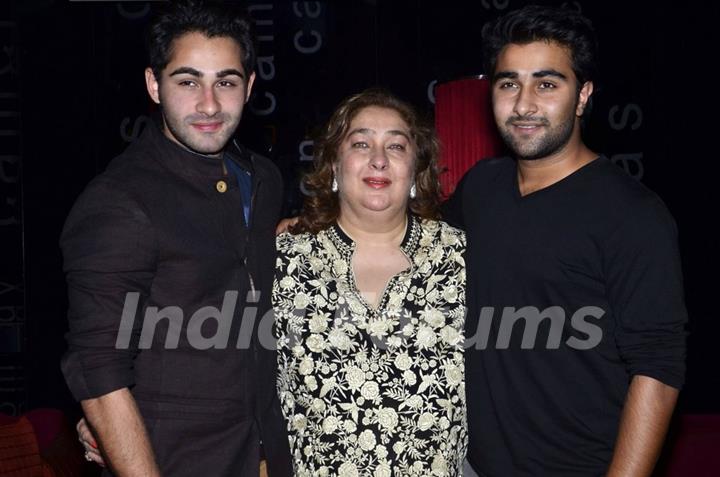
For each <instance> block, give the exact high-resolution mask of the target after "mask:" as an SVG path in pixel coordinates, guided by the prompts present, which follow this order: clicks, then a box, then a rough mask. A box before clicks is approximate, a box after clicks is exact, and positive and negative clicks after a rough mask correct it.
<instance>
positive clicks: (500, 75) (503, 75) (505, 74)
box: [492, 71, 518, 81]
mask: <svg viewBox="0 0 720 477" xmlns="http://www.w3.org/2000/svg"><path fill="white" fill-rule="evenodd" d="M517 77H518V74H517V72H515V71H498V72H497V73H495V74H494V75H493V77H492V80H493V81H497V80H501V79H517Z"/></svg>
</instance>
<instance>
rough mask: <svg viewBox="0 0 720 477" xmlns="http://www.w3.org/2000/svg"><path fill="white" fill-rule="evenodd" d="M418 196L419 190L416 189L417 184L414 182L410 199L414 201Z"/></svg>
mask: <svg viewBox="0 0 720 477" xmlns="http://www.w3.org/2000/svg"><path fill="white" fill-rule="evenodd" d="M416 196H417V189H416V188H415V183H414V182H413V185H412V187H410V198H411V199H414V198H415V197H416Z"/></svg>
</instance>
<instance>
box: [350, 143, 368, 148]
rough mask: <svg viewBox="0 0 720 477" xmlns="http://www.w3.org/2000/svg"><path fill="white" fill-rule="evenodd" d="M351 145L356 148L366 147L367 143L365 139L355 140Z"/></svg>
mask: <svg viewBox="0 0 720 477" xmlns="http://www.w3.org/2000/svg"><path fill="white" fill-rule="evenodd" d="M351 146H352V147H354V148H356V149H367V148H368V144H367V143H366V142H365V141H356V142H354V143H352V144H351Z"/></svg>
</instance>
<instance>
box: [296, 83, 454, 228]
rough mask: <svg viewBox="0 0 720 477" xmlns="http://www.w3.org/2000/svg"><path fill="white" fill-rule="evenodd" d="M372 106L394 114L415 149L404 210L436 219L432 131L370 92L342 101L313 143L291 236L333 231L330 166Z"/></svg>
mask: <svg viewBox="0 0 720 477" xmlns="http://www.w3.org/2000/svg"><path fill="white" fill-rule="evenodd" d="M370 106H377V107H379V108H387V109H392V110H394V111H396V112H397V113H398V114H399V115H400V117H401V118H402V119H403V121H405V123H406V124H407V125H408V129H409V130H410V139H411V140H412V142H413V145H414V146H415V187H416V189H417V194H416V196H415V198H414V199H409V204H408V208H409V209H410V211H411V212H412V213H414V214H415V215H417V216H419V217H421V218H424V219H437V218H438V217H439V216H440V214H439V205H440V181H439V179H438V177H439V176H438V165H437V162H438V156H439V155H440V145H439V141H438V139H437V136H436V135H435V130H434V129H433V128H432V127H431V126H429V125H428V124H427V123H426V122H425V121H423V120H422V119H421V118H420V116H419V115H418V113H417V112H416V111H415V109H414V108H413V107H412V106H411V105H410V104H408V103H406V102H404V101H402V100H400V99H399V98H397V97H396V96H394V95H392V94H390V93H388V92H387V91H384V90H382V89H369V90H366V91H363V92H362V93H359V94H356V95H354V96H350V97H349V98H346V99H345V100H344V101H343V102H342V103H340V105H339V106H338V107H337V109H335V112H334V113H333V115H332V117H331V118H330V120H329V121H328V123H327V125H326V126H325V128H324V130H323V131H322V133H321V136H320V138H319V139H318V140H317V141H316V142H315V161H314V170H313V172H311V173H310V174H308V175H307V176H306V177H305V187H306V189H307V191H308V192H309V194H310V195H309V196H307V197H305V203H304V204H303V210H302V213H301V214H300V219H299V221H298V223H297V224H295V225H294V226H292V227H290V231H291V233H293V234H298V233H303V232H310V233H317V232H319V231H321V230H323V229H326V228H327V227H329V226H330V225H332V224H333V223H334V222H335V221H336V220H337V218H338V215H339V214H340V204H339V200H338V194H337V193H335V192H333V191H332V190H331V186H332V180H333V165H334V164H335V163H336V162H337V161H338V152H339V150H340V145H341V144H342V142H343V140H344V139H345V136H346V135H347V132H348V129H349V128H350V123H351V122H352V120H353V119H354V118H355V116H357V115H358V113H360V111H362V110H363V109H365V108H367V107H370Z"/></svg>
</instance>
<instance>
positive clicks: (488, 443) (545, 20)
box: [446, 6, 686, 477]
mask: <svg viewBox="0 0 720 477" xmlns="http://www.w3.org/2000/svg"><path fill="white" fill-rule="evenodd" d="M483 33H484V34H483V41H484V43H483V46H484V55H485V56H484V58H485V60H486V63H487V70H486V71H488V73H489V74H490V75H491V82H492V104H493V111H494V116H495V121H496V123H497V126H498V128H499V131H500V133H501V135H502V137H503V139H504V141H505V143H506V144H507V146H508V148H509V150H510V151H511V152H512V154H513V157H512V158H510V157H507V158H500V159H487V160H483V161H480V162H479V163H478V164H477V165H476V166H475V167H474V168H473V169H471V170H470V171H469V172H468V173H467V175H466V176H465V177H464V178H463V180H462V181H461V183H460V184H459V186H458V189H457V191H456V193H455V195H454V197H453V198H452V199H451V200H450V202H449V203H448V204H447V210H446V212H447V215H446V218H447V219H449V220H450V221H451V222H455V223H456V224H458V225H460V226H462V227H464V228H465V229H466V231H467V240H468V257H467V267H468V282H467V283H468V321H467V323H468V325H467V330H466V337H467V338H468V339H469V341H468V345H469V347H468V348H467V350H466V361H465V362H466V368H467V373H466V380H467V387H466V389H467V402H468V421H469V431H470V446H469V449H468V458H469V460H470V462H471V464H472V465H473V467H474V468H475V469H476V470H477V471H478V472H479V473H480V475H481V476H486V477H500V476H502V477H514V476H554V477H559V476H578V477H580V476H589V475H607V476H613V477H617V476H649V475H650V473H651V472H652V469H653V466H654V464H655V461H656V459H657V456H658V454H659V451H660V448H661V446H662V442H663V439H664V437H665V433H666V430H667V426H668V421H669V419H670V416H671V415H672V412H673V408H674V406H675V402H676V399H677V395H678V389H679V388H680V387H681V385H682V383H683V378H684V358H685V333H684V324H685V322H686V311H685V306H684V303H683V296H682V295H683V293H682V278H681V269H680V261H679V254H678V248H677V237H676V236H677V232H676V228H675V223H674V221H673V219H672V217H670V214H669V213H668V211H667V209H666V208H665V206H664V204H663V203H662V202H661V201H660V199H659V198H658V197H657V196H656V195H655V194H653V193H652V192H651V191H649V190H648V189H646V188H645V187H644V186H643V185H642V184H640V183H639V182H637V181H635V180H634V179H632V178H630V177H629V176H628V175H627V174H625V173H624V172H623V171H622V170H621V169H619V168H618V167H616V166H615V165H614V164H612V163H611V162H610V161H609V160H608V159H607V158H606V157H603V156H601V155H598V154H596V153H595V152H593V151H591V150H590V149H589V148H588V147H587V146H586V145H585V144H584V143H583V141H582V138H581V135H580V122H581V117H582V116H583V113H584V112H585V110H586V109H587V107H588V102H589V100H590V96H591V95H592V92H593V79H594V75H593V72H594V67H595V50H596V47H595V38H594V33H593V31H592V28H591V26H590V23H589V22H588V21H587V20H586V19H585V18H583V17H582V16H580V15H579V14H578V13H576V12H573V11H572V10H568V9H555V8H546V7H536V6H532V7H526V8H524V9H521V10H518V11H514V12H511V13H509V14H507V15H505V16H504V17H501V18H500V19H498V20H497V21H495V22H493V23H490V24H488V25H487V26H486V27H485V30H484V32H483Z"/></svg>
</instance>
